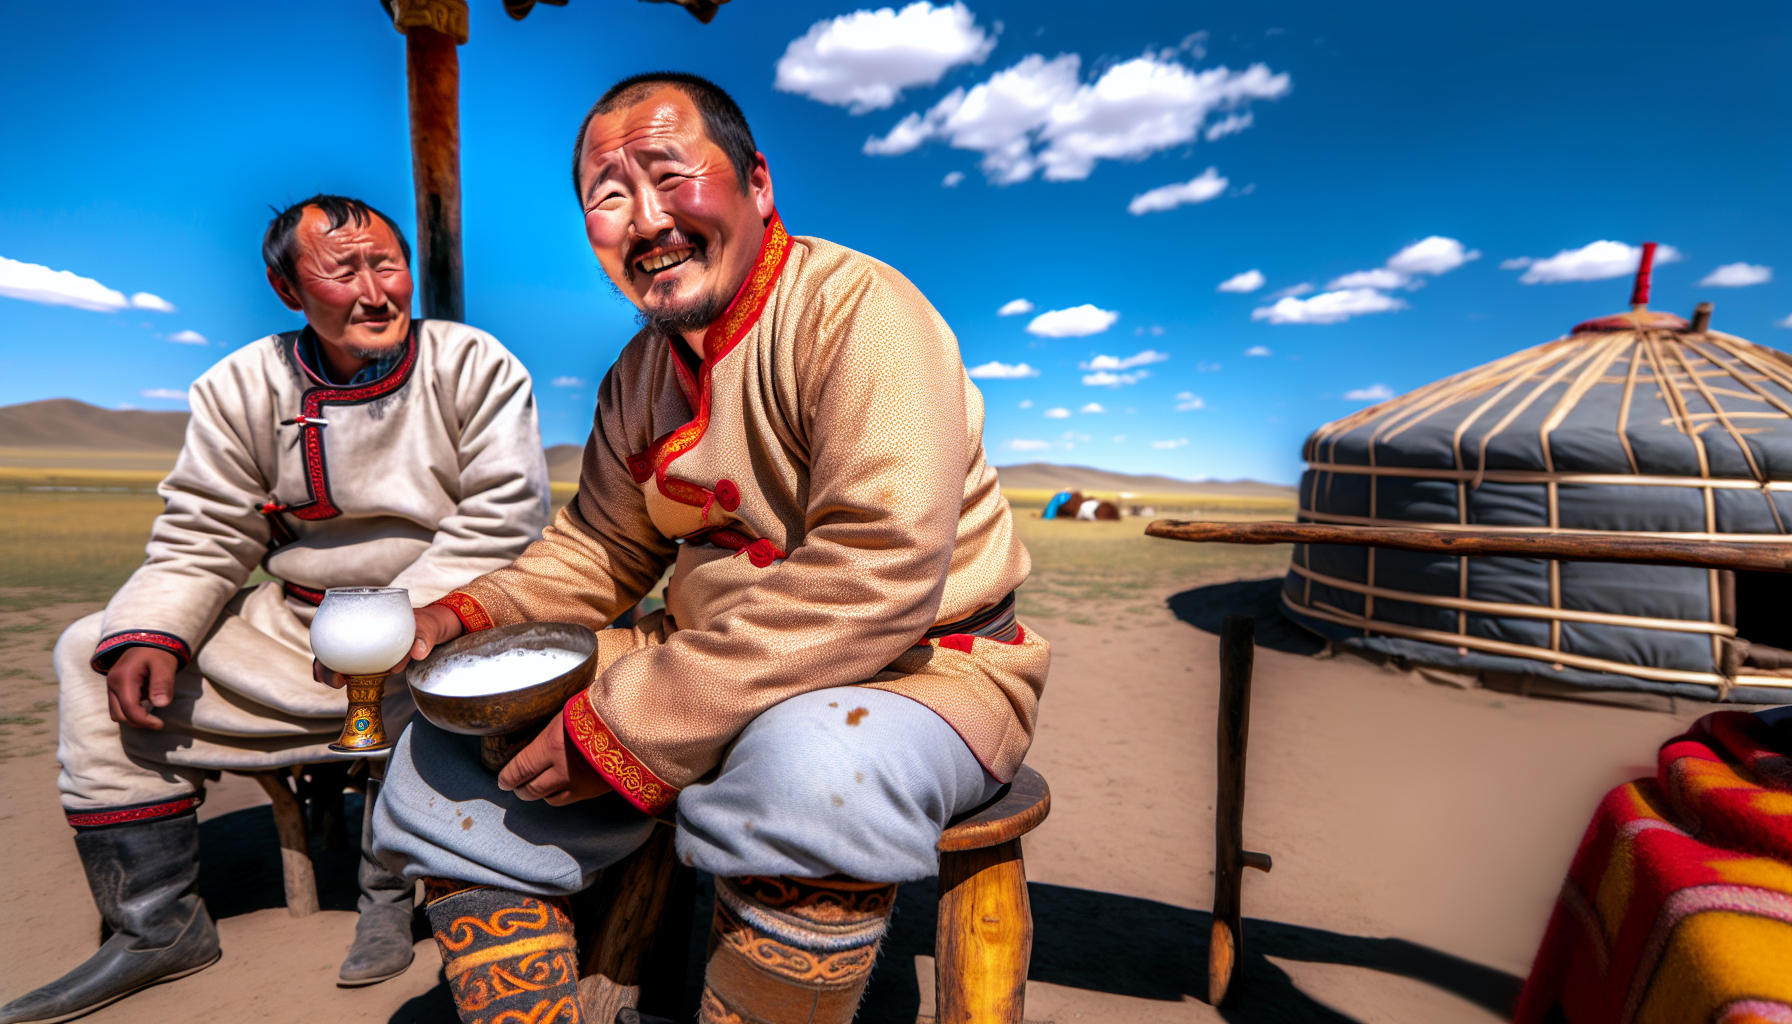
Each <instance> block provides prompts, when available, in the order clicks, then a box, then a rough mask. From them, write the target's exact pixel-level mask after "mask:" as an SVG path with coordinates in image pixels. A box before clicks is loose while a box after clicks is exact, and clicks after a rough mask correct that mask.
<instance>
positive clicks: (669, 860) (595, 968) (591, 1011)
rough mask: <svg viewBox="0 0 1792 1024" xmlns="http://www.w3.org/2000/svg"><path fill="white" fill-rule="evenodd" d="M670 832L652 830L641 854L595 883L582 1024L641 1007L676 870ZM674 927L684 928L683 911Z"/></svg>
mask: <svg viewBox="0 0 1792 1024" xmlns="http://www.w3.org/2000/svg"><path fill="white" fill-rule="evenodd" d="M672 832H673V830H672V829H671V828H670V827H661V826H658V825H656V826H654V829H653V833H652V834H651V835H650V836H648V837H647V842H646V843H644V844H642V846H641V848H640V849H638V850H636V851H635V852H634V853H631V854H629V855H628V856H627V857H624V858H623V859H622V860H621V861H619V862H617V863H616V864H613V865H611V866H610V867H608V868H605V869H604V873H603V877H602V878H600V879H599V880H598V883H597V888H598V894H597V896H596V898H595V899H593V900H592V901H591V904H592V905H594V906H596V907H598V908H601V909H600V911H599V912H600V913H601V914H602V915H603V916H602V917H601V918H600V919H599V922H598V926H597V929H596V934H595V936H594V937H593V939H592V944H591V948H590V950H589V951H587V952H586V954H585V956H584V963H583V965H582V966H581V967H580V970H579V1006H580V1014H581V1016H582V1017H583V1019H585V1020H589V1021H613V1020H615V1019H616V1014H617V1012H618V1011H620V1010H621V1009H623V1008H624V1007H638V1006H639V1005H640V1002H641V995H642V992H641V989H642V983H643V981H645V980H647V977H648V975H650V974H651V973H652V970H651V963H650V957H651V956H653V955H654V950H655V947H656V945H662V946H663V945H667V944H668V943H659V942H658V941H657V938H656V936H657V933H658V931H659V929H660V927H661V922H662V920H663V918H664V914H663V911H664V909H665V905H666V899H667V896H668V895H669V894H670V893H671V891H672V888H673V876H674V874H675V873H676V872H677V871H678V854H677V853H676V852H675V851H674V850H673V847H672ZM677 924H679V925H682V926H684V927H685V928H688V927H689V924H690V916H689V913H688V911H687V912H686V915H685V918H684V920H683V921H680V922H677ZM684 937H685V936H684V930H683V928H680V929H678V931H677V933H676V934H675V935H673V936H671V937H670V938H671V941H674V942H677V943H680V944H682V943H683V942H684ZM660 952H661V953H667V952H672V951H671V950H668V949H661V950H660ZM682 980H683V979H682V978H681V979H680V981H682Z"/></svg>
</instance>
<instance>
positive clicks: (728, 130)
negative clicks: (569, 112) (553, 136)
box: [572, 71, 759, 206]
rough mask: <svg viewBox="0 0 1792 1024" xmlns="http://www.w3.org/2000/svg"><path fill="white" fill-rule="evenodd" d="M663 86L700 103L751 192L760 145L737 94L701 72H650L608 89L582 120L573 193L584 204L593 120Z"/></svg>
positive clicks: (713, 135) (709, 129) (713, 136)
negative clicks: (584, 163) (582, 180)
mask: <svg viewBox="0 0 1792 1024" xmlns="http://www.w3.org/2000/svg"><path fill="white" fill-rule="evenodd" d="M661 86H671V87H672V88H674V89H677V90H678V91H679V92H682V93H684V94H685V95H686V96H689V97H690V98H691V102H692V103H695V104H696V105H697V112H698V113H700V114H702V115H703V131H704V133H705V134H707V135H708V136H709V141H711V142H713V143H715V144H716V145H718V146H720V147H722V152H724V153H726V154H728V162H729V163H731V164H733V165H734V176H735V177H736V178H738V179H739V180H740V190H741V191H742V192H746V191H747V179H748V177H750V176H751V175H752V173H753V157H754V155H755V154H757V153H758V152H759V147H758V146H757V145H755V144H754V143H753V129H751V128H749V127H747V115H745V114H743V113H741V110H740V104H738V103H736V102H734V97H732V96H730V95H728V93H727V92H726V91H725V90H724V89H723V88H722V87H721V86H719V85H717V84H716V83H714V82H712V81H710V80H709V79H707V78H704V77H702V76H700V75H690V74H686V73H684V72H683V71H649V72H647V73H646V74H644V75H630V76H628V77H627V78H624V79H623V80H622V81H620V82H617V83H616V84H615V85H612V86H610V87H609V88H608V89H606V90H604V94H603V95H602V96H599V97H598V98H597V102H596V103H593V104H592V105H591V109H590V110H588V111H586V112H585V119H584V120H583V121H580V122H579V134H578V137H577V138H575V139H574V140H573V143H572V193H573V197H574V198H575V199H577V200H578V201H579V204H580V205H581V206H583V205H584V203H585V196H584V194H583V193H582V192H581V191H580V188H579V157H580V156H581V155H582V154H583V153H584V150H585V130H586V129H587V128H589V127H591V119H592V118H594V117H596V116H597V115H599V114H608V113H609V112H610V111H612V110H615V109H616V108H618V107H625V106H632V105H634V104H636V103H639V102H641V101H642V100H644V99H646V98H647V96H648V94H649V93H651V92H653V91H654V90H655V89H657V88H659V87H661Z"/></svg>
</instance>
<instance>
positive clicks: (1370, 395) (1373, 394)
mask: <svg viewBox="0 0 1792 1024" xmlns="http://www.w3.org/2000/svg"><path fill="white" fill-rule="evenodd" d="M1392 397H1394V389H1393V388H1390V387H1388V386H1387V385H1386V384H1371V385H1369V386H1368V387H1366V388H1357V389H1356V390H1354V391H1346V392H1344V400H1345V401H1346V402H1385V401H1387V400H1388V399H1390V398H1392Z"/></svg>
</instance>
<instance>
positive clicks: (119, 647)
mask: <svg viewBox="0 0 1792 1024" xmlns="http://www.w3.org/2000/svg"><path fill="white" fill-rule="evenodd" d="M130 647H154V648H155V649H156V650H158V651H167V652H168V653H169V654H172V655H174V659H175V660H176V661H178V662H179V663H180V664H179V666H178V668H186V667H187V662H189V661H192V660H193V652H192V650H191V649H190V648H188V647H187V642H186V641H185V640H182V639H181V638H180V637H178V636H175V635H174V634H173V633H159V632H156V631H155V630H150V629H143V630H131V631H129V632H125V633H114V634H112V635H111V636H109V637H106V638H105V639H104V640H101V641H100V645H99V647H98V648H97V649H95V650H94V652H93V661H92V662H91V664H92V665H93V670H94V671H95V672H105V671H108V670H110V669H111V668H112V663H113V662H115V661H117V660H118V656H119V655H121V654H123V653H124V652H125V650H126V649H127V648H130Z"/></svg>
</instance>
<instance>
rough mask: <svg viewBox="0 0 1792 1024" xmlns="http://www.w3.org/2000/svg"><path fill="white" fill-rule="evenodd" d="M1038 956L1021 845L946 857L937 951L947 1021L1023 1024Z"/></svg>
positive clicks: (941, 1018) (938, 995)
mask: <svg viewBox="0 0 1792 1024" xmlns="http://www.w3.org/2000/svg"><path fill="white" fill-rule="evenodd" d="M1032 955H1033V909H1032V906H1031V905H1030V904H1029V902H1028V900H1027V871H1026V867H1025V865H1024V864H1023V863H1022V862H1021V855H1020V840H1019V839H1010V840H1009V841H1007V842H1005V843H1001V844H999V845H996V846H990V847H986V848H984V849H981V850H964V851H961V852H957V853H944V854H941V855H940V903H939V925H938V926H937V930H936V931H935V933H934V950H933V956H934V960H933V964H934V974H933V976H934V999H935V1001H936V1003H937V1009H936V1010H935V1011H934V1013H935V1019H936V1020H937V1021H938V1022H939V1024H1021V1011H1022V1010H1023V1009H1024V1007H1025V1004H1026V995H1027V963H1028V961H1029V960H1030V959H1031V958H1032Z"/></svg>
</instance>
